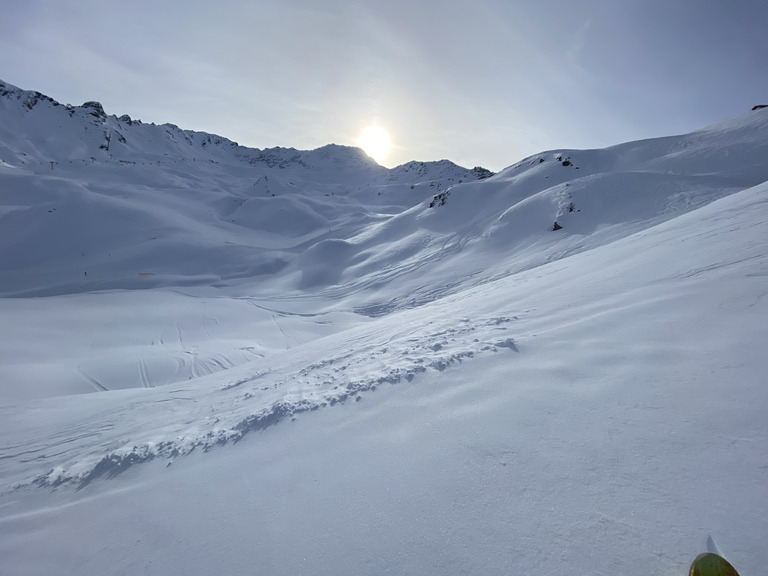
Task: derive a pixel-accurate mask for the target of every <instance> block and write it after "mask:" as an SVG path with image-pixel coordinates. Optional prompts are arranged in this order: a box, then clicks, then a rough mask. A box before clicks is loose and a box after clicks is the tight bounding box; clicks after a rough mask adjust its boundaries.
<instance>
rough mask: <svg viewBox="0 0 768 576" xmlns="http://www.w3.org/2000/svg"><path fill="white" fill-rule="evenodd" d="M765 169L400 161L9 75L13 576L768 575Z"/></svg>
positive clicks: (1, 246) (656, 162)
mask: <svg viewBox="0 0 768 576" xmlns="http://www.w3.org/2000/svg"><path fill="white" fill-rule="evenodd" d="M767 158H768V111H767V110H755V111H751V112H748V113H746V114H744V115H742V116H739V117H736V118H733V119H730V120H726V121H724V122H722V123H719V124H716V125H713V126H709V127H706V128H703V129H702V130H699V131H697V132H694V133H691V134H687V135H682V136H673V137H664V138H658V139H652V140H645V141H640V142H632V143H627V144H621V145H617V146H614V147H611V148H606V149H602V150H553V151H547V152H542V153H541V154H537V155H534V156H532V157H530V158H526V159H524V160H522V161H519V162H517V163H515V164H512V165H510V166H509V167H508V168H506V169H505V170H503V171H502V172H500V173H498V174H495V175H493V174H490V173H489V172H487V171H485V170H483V169H482V168H475V169H466V168H461V167H459V166H456V165H455V164H452V163H451V162H448V161H445V160H443V161H440V162H411V163H408V164H404V165H402V166H398V167H396V168H394V169H387V168H384V167H381V166H379V165H377V164H376V163H375V162H374V161H373V160H371V159H369V158H368V157H367V156H365V154H364V153H363V152H362V151H360V150H359V149H356V148H350V147H344V146H337V145H329V146H325V147H323V148H320V149H317V150H312V151H298V150H293V149H283V148H275V149H266V150H256V149H250V148H245V147H241V146H238V145H237V144H236V143H234V142H231V141H229V140H227V139H226V138H222V137H219V136H214V135H210V134H203V133H198V132H191V131H187V130H183V129H180V128H178V127H176V126H172V125H162V126H155V125H152V124H144V123H142V122H140V121H137V120H132V119H131V118H129V117H128V116H120V117H116V116H108V115H107V114H106V113H105V111H104V110H103V108H102V106H101V105H100V104H98V103H96V102H89V103H85V104H84V105H83V106H74V107H73V106H68V105H67V106H64V105H61V104H59V103H57V102H56V101H54V100H53V99H51V98H48V97H46V96H43V95H41V94H39V93H37V92H29V91H24V90H21V89H19V88H16V87H14V86H11V85H8V84H5V83H2V82H0V318H2V319H3V322H2V329H0V419H1V420H2V422H3V424H2V426H0V534H2V538H0V541H2V544H0V572H2V573H9V574H37V573H43V572H46V571H47V572H50V571H51V570H54V571H55V570H59V571H61V570H62V566H63V567H64V568H63V571H64V573H70V572H73V573H74V572H77V573H78V574H89V573H99V574H103V573H114V574H122V573H139V572H143V571H150V572H151V571H153V570H155V571H157V572H158V573H163V574H169V573H170V574H175V573H184V574H190V573H191V574H208V573H211V572H212V571H214V570H215V571H217V572H226V573H240V572H242V573H245V572H246V571H249V570H251V569H252V568H253V567H254V566H257V567H259V571H260V572H263V573H268V574H297V573H302V574H329V573H333V574H347V573H348V574H360V573H370V574H378V573H384V572H392V573H398V574H444V573H466V574H477V573H486V574H487V573H493V574H500V573H513V572H520V571H526V572H537V573H538V572H540V573H546V574H566V573H571V572H573V571H574V570H575V571H584V572H589V573H597V574H618V573H621V574H628V575H632V574H638V575H639V574H647V573H649V572H651V573H655V574H671V573H681V571H682V570H684V565H685V564H686V563H687V562H688V561H690V559H691V558H692V557H693V555H695V554H696V553H697V552H699V551H701V550H699V549H697V546H699V547H700V545H701V544H702V543H703V541H704V539H705V538H706V536H707V535H708V534H712V535H713V536H715V537H716V539H717V541H718V543H720V545H721V546H722V547H723V548H724V549H725V551H727V552H728V553H729V554H730V555H731V556H730V557H731V560H732V561H733V562H734V563H735V564H736V565H737V567H740V566H743V567H744V568H745V570H744V574H749V573H750V572H749V570H750V569H752V570H753V571H755V570H757V567H758V566H762V565H765V563H766V562H768V557H766V552H765V550H764V548H763V546H762V541H763V540H764V536H765V534H768V522H767V521H766V520H765V515H764V514H761V513H760V512H759V505H758V503H760V502H762V501H763V500H765V498H766V497H768V489H766V486H768V461H767V460H766V455H767V454H768V423H766V421H765V418H764V414H765V413H766V410H767V409H768V390H766V386H765V385H766V382H765V376H764V374H765V373H766V368H767V367H768V366H766V360H765V358H764V352H763V348H764V345H765V342H766V341H768V338H766V337H767V336H768V328H766V326H765V322H764V319H765V317H766V315H765V307H766V302H765V298H764V296H765V294H767V293H768V288H766V286H767V285H766V277H768V254H767V251H766V240H765V239H766V233H767V232H768V224H767V223H766V220H767V217H768V160H766V159H767ZM213 448H215V450H212V449H213ZM203 454H204V455H203ZM181 456H184V457H183V458H181ZM138 464H141V465H140V466H139V465H138ZM171 464H173V465H172V466H171ZM106 479H109V480H108V481H107V480H106ZM190 501H194V502H195V504H194V507H193V508H194V509H192V508H190V507H189V504H188V503H189V502H190ZM118 518H120V519H121V520H120V521H118ZM74 526H77V533H76V534H77V535H74V533H72V534H70V532H72V528H73V527H74ZM41 549H43V550H44V551H45V552H44V553H42V554H41V553H40V550H41ZM249 573H250V572H249Z"/></svg>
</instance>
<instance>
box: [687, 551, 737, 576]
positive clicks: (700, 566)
mask: <svg viewBox="0 0 768 576" xmlns="http://www.w3.org/2000/svg"><path fill="white" fill-rule="evenodd" d="M689 576H739V573H738V572H736V569H735V568H734V567H733V566H731V565H730V564H729V563H728V560H726V559H725V558H723V557H722V556H718V555H717V554H712V553H709V552H708V553H706V554H700V555H699V556H697V557H696V560H694V561H693V564H691V571H690V573H689Z"/></svg>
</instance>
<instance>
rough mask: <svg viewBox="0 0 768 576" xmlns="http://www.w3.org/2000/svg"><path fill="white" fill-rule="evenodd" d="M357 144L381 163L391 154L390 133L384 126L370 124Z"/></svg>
mask: <svg viewBox="0 0 768 576" xmlns="http://www.w3.org/2000/svg"><path fill="white" fill-rule="evenodd" d="M357 145H358V146H359V147H360V148H362V149H363V150H364V151H365V153H366V154H368V156H370V157H371V158H373V159H374V160H376V162H378V163H379V164H381V163H382V162H383V161H384V159H385V158H386V157H387V154H389V149H390V140H389V134H387V131H386V130H384V128H379V127H378V126H368V128H366V129H365V130H363V133H362V134H360V138H358V139H357Z"/></svg>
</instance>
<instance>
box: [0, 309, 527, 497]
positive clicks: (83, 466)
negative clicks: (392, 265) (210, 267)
mask: <svg viewBox="0 0 768 576" xmlns="http://www.w3.org/2000/svg"><path fill="white" fill-rule="evenodd" d="M518 319H519V317H518V316H515V317H504V316H498V317H488V318H481V319H477V320H471V319H469V318H463V319H460V320H459V321H458V322H456V323H455V324H454V323H451V324H446V323H444V322H443V323H441V324H440V325H430V326H427V327H419V326H415V327H413V328H411V329H409V330H403V331H401V332H399V333H398V334H396V335H393V336H390V337H389V338H387V339H386V340H384V339H378V340H376V339H375V337H373V338H372V339H371V340H372V342H371V343H370V344H369V345H367V346H366V347H365V348H364V349H362V350H361V349H356V350H351V351H346V352H342V353H337V354H335V355H331V356H325V357H323V356H322V353H321V354H320V355H319V356H318V357H319V358H322V359H320V360H316V361H314V362H312V363H311V364H309V365H307V366H305V367H303V368H301V369H299V370H294V371H293V372H289V371H288V370H287V369H285V368H278V367H274V368H273V370H270V371H267V372H257V373H255V374H254V373H252V370H253V369H252V368H249V370H242V369H241V370H238V372H239V374H238V375H237V378H236V379H234V380H231V379H229V380H227V381H226V383H224V384H223V385H219V386H218V387H217V388H215V389H214V390H213V391H211V390H210V389H209V388H208V387H207V386H205V385H200V384H201V383H200V382H198V383H196V384H195V386H193V387H188V388H176V389H174V390H169V391H168V392H167V393H164V394H162V396H161V397H160V398H158V399H157V400H156V402H157V404H155V403H154V402H152V401H150V402H149V403H148V405H147V407H146V408H145V409H142V410H138V411H137V409H136V408H134V416H133V417H134V418H135V417H136V416H137V415H138V414H139V413H141V418H142V420H145V422H144V423H140V422H139V423H134V425H135V426H136V427H137V428H138V431H137V432H136V433H134V434H133V435H132V437H131V438H130V440H125V439H123V438H121V437H120V434H111V433H110V431H109V430H108V423H107V422H106V421H105V422H104V426H103V427H102V426H101V425H100V423H99V419H100V418H99V417H98V416H97V417H96V419H95V420H91V422H90V424H89V425H90V426H93V427H94V428H96V429H101V430H103V432H102V433H101V434H100V435H99V440H98V442H97V443H89V445H88V446H87V448H86V450H85V452H84V453H83V452H80V451H79V450H77V449H74V450H71V451H70V455H69V457H68V458H69V459H68V461H67V462H62V463H60V464H58V465H56V466H54V467H53V468H51V469H50V470H48V471H47V472H45V473H43V474H39V475H37V476H35V477H34V478H27V479H17V480H16V482H15V483H14V485H13V488H14V489H18V488H20V487H22V486H24V485H29V484H33V485H37V486H39V487H56V486H60V485H62V484H71V483H74V484H76V485H78V486H79V487H81V488H82V487H85V486H86V485H88V484H89V483H90V482H92V481H93V480H95V479H97V478H100V477H113V476H115V475H117V474H120V473H122V472H124V471H125V470H127V469H128V468H129V467H130V466H132V465H134V464H139V463H143V462H148V461H150V460H154V459H155V458H166V459H168V463H169V465H170V463H171V462H172V461H173V459H175V458H176V457H178V456H182V455H185V454H189V453H191V452H192V451H193V450H196V449H201V450H203V451H207V450H209V449H211V448H213V447H215V446H219V445H223V444H227V443H229V442H237V441H238V440H240V439H241V438H242V437H243V436H244V435H246V434H248V433H250V432H254V431H259V430H264V429H266V428H268V427H270V426H273V425H275V424H277V423H278V422H281V421H283V420H285V419H287V418H295V417H296V416H297V415H299V414H302V413H304V412H308V411H313V410H317V409H319V408H324V407H327V406H334V405H335V404H337V403H343V402H347V401H353V400H354V401H360V400H361V399H362V397H363V395H364V394H365V393H366V392H372V391H374V390H376V388H377V387H380V386H384V385H395V384H400V383H403V382H409V383H410V382H413V381H414V379H415V378H416V377H417V376H418V375H420V374H423V373H425V372H427V371H430V370H431V371H438V372H442V371H444V370H446V369H449V368H450V367H451V366H453V365H455V364H457V363H461V362H462V361H464V360H465V359H469V358H477V357H481V356H482V355H484V354H488V353H497V352H503V351H507V352H509V351H514V352H518V348H517V346H516V344H515V340H514V338H513V337H512V336H510V332H511V331H510V328H511V326H512V325H513V323H514V321H516V320H518ZM344 336H345V338H344V339H345V340H346V339H348V338H350V337H351V335H350V334H345V335H344ZM329 347H330V348H336V349H337V350H338V344H336V345H334V343H330V346H329ZM286 360H287V361H288V362H290V363H291V364H293V362H292V361H291V359H290V358H287V359H286ZM372 366H373V368H372ZM273 371H274V372H275V373H277V374H279V375H280V376H278V377H275V376H274V374H273V373H272V372H273ZM218 380H219V381H220V380H221V378H218ZM182 398H183V399H184V400H185V401H186V402H194V403H195V404H196V405H197V408H196V410H197V411H199V412H201V414H205V416H204V417H201V419H200V421H199V422H195V425H194V426H193V427H191V428H190V422H189V421H188V420H186V421H182V422H170V423H169V422H166V424H165V425H164V426H163V428H162V432H161V433H160V434H158V431H157V430H155V429H153V427H152V426H151V421H152V419H153V417H154V416H155V410H158V408H160V409H161V410H162V409H165V408H164V407H163V404H164V403H165V402H169V401H170V402H176V403H179V405H180V406H184V408H183V409H184V410H187V409H188V408H186V406H185V403H184V401H182ZM115 417H116V415H115V413H114V412H113V411H109V413H108V419H109V420H112V421H114V419H115ZM164 417H165V418H166V419H167V418H168V416H167V414H165V416H164ZM91 418H92V417H91ZM73 426H74V427H75V428H77V427H79V424H73ZM144 426H147V429H146V432H145V431H144V430H143V429H142V428H143V427H144ZM60 439H61V437H60V435H59V433H57V434H56V435H55V436H54V437H52V438H50V439H48V440H45V439H40V438H37V439H36V443H37V444H38V446H40V447H39V448H37V449H36V450H35V451H34V459H35V460H39V461H47V460H50V459H56V456H55V453H57V452H58V451H59V449H60V448H59V445H60ZM116 444H122V445H120V446H119V447H114V446H115V445H116ZM110 447H112V448H110ZM19 449H20V447H15V448H14V449H12V450H9V449H7V448H6V449H3V450H2V451H0V458H2V459H9V458H14V456H15V455H16V453H17V451H18V450H19ZM49 451H50V452H51V453H49ZM23 452H25V453H27V454H29V452H28V451H27V450H26V449H24V450H23ZM7 488H8V487H7V486H6V489H7Z"/></svg>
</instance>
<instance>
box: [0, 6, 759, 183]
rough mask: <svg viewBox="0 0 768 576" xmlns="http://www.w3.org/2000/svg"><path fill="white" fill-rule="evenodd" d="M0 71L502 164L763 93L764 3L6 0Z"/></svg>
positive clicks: (250, 121)
mask: <svg viewBox="0 0 768 576" xmlns="http://www.w3.org/2000/svg"><path fill="white" fill-rule="evenodd" d="M0 4H1V6H0V8H1V9H2V14H3V17H2V19H0V79H2V80H4V81H6V82H8V83H11V84H14V85H16V86H19V87H20V88H24V89H27V90H38V91H40V92H43V93H44V94H46V95H48V96H50V97H52V98H54V99H55V100H58V101H60V102H62V103H70V104H74V105H77V104H82V103H83V102H85V101H88V100H97V101H99V102H101V103H102V104H103V105H104V108H105V110H106V112H107V113H108V114H116V115H118V116H120V115H122V114H129V115H130V116H131V117H132V118H138V119H141V120H142V121H144V122H155V123H158V124H162V123H172V124H176V125H178V126H180V127H181V128H185V129H190V130H201V131H205V132H211V133H214V134H219V135H221V136H225V137H227V138H230V139H231V140H234V141H237V142H238V143H240V144H242V145H244V146H250V147H255V148H268V147H273V146H285V147H294V148H298V149H313V148H317V147H320V146H323V145H325V144H329V143H336V144H344V145H355V144H356V142H357V139H358V136H359V135H360V133H361V132H362V131H363V130H364V129H365V128H366V127H368V126H371V125H376V126H379V127H381V128H383V129H384V130H386V131H387V132H388V134H389V136H390V139H391V141H392V151H391V153H390V154H389V156H388V157H387V158H386V160H384V161H382V163H383V164H384V165H386V166H395V165H398V164H402V163H404V162H407V161H410V160H423V161H427V160H440V159H443V158H446V159H449V160H452V161H453V162H456V163H458V164H460V165H462V166H466V167H473V166H476V165H480V166H484V167H486V168H490V169H491V170H500V169H502V168H504V167H506V166H509V165H511V164H513V163H515V162H516V161H518V160H520V159H522V158H524V157H525V156H528V155H531V154H535V153H538V152H540V151H544V150H549V149H557V148H601V147H605V146H610V145H612V144H618V143H621V142H626V141H630V140H638V139H642V138H651V137H657V136H663V135H673V134H680V133H685V132H689V131H692V130H695V129H697V128H700V127H702V126H705V125H707V124H711V123H713V122H717V121H720V120H723V119H725V118H728V117H732V116H736V115H739V114H741V113H744V112H746V111H748V110H749V109H750V108H751V107H752V106H754V105H755V104H762V103H768V74H767V73H766V70H767V69H768V68H766V63H765V55H766V54H768V34H766V29H767V28H768V2H765V0H737V1H733V0H584V1H582V2H573V1H570V2H566V1H564V0H549V1H548V2H539V1H533V0H531V1H527V0H525V1H514V0H441V1H438V0H422V1H414V0H409V1H405V0H388V1H387V2H374V1H364V0H358V1H351V0H323V1H322V2H318V1H317V0H260V1H259V2H245V1H238V0H219V1H218V2H215V3H213V2H210V1H209V0H206V1H202V0H183V1H182V0H154V1H152V2H150V1H148V0H134V1H133V2H131V3H130V5H126V4H125V3H124V2H117V1H115V0H27V1H25V2H23V3H22V2H15V1H14V0H0Z"/></svg>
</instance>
